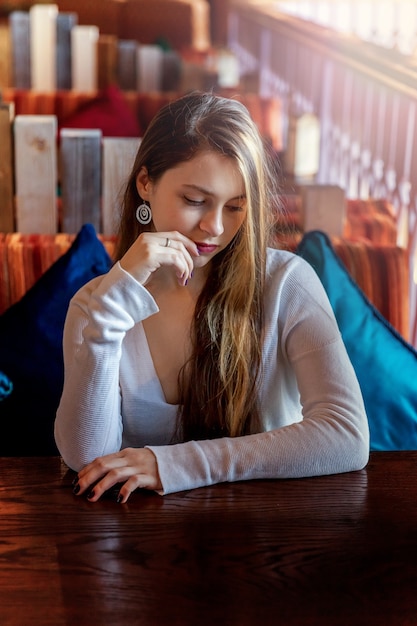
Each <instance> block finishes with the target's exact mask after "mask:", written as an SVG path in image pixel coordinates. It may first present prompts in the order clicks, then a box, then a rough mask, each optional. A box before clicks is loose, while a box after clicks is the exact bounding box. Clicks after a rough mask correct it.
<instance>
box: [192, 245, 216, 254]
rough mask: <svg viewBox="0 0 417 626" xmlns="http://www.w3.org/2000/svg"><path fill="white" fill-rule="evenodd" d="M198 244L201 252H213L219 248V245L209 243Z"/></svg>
mask: <svg viewBox="0 0 417 626" xmlns="http://www.w3.org/2000/svg"><path fill="white" fill-rule="evenodd" d="M196 245H197V248H198V251H199V253H200V254H212V253H213V252H215V251H216V250H217V248H218V246H213V245H210V244H208V243H196Z"/></svg>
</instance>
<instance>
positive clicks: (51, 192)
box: [14, 115, 58, 234]
mask: <svg viewBox="0 0 417 626" xmlns="http://www.w3.org/2000/svg"><path fill="white" fill-rule="evenodd" d="M56 132H57V118H56V116H55V115H16V117H15V121H14V168H15V185H16V230H17V231H19V232H21V233H45V234H48V233H50V234H53V233H56V232H57V226H58V224H57V197H56V195H57V146H56Z"/></svg>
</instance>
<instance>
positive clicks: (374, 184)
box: [228, 0, 417, 345]
mask: <svg viewBox="0 0 417 626" xmlns="http://www.w3.org/2000/svg"><path fill="white" fill-rule="evenodd" d="M228 37H229V40H228V45H229V47H230V48H231V49H232V50H233V51H234V53H235V54H236V55H237V56H238V58H239V61H240V67H241V73H242V80H243V81H244V80H250V82H251V84H253V82H254V79H256V81H257V85H258V90H259V93H260V94H262V95H267V96H271V95H276V96H279V97H280V99H281V102H282V116H283V126H284V145H285V129H286V128H288V120H289V119H290V117H291V116H298V115H301V114H303V113H306V112H308V113H314V114H315V115H316V116H317V117H318V118H319V120H320V128H321V140H320V163H319V171H318V174H317V182H319V183H323V184H337V185H340V186H341V187H342V188H343V189H344V190H345V192H346V196H347V197H348V198H362V199H367V198H371V197H372V198H384V199H387V200H389V201H390V202H391V203H392V205H393V206H394V208H395V212H396V219H397V226H398V244H399V245H401V246H403V247H405V248H406V249H407V251H408V258H409V263H410V294H409V297H410V340H411V342H412V343H413V344H414V345H416V344H417V285H416V283H417V142H416V141H415V137H416V136H417V69H416V68H415V67H413V65H412V62H411V61H408V60H407V58H406V57H405V56H403V55H401V54H399V53H395V52H394V51H388V50H384V49H382V48H379V47H377V46H375V45H372V44H370V43H365V42H363V41H361V40H360V39H358V38H354V37H352V36H348V35H345V36H344V35H342V34H336V33H335V32H332V31H331V30H329V29H325V28H323V27H320V26H319V25H317V24H311V23H308V22H306V21H303V20H299V19H296V18H294V17H293V16H289V15H284V14H280V13H279V12H278V11H277V9H276V8H272V7H271V5H266V4H265V5H264V4H263V3H260V2H256V3H255V2H254V3H251V2H246V3H241V2H238V1H237V0H235V1H234V2H233V1H232V3H231V11H230V16H229V29H228Z"/></svg>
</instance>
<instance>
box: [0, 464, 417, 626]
mask: <svg viewBox="0 0 417 626" xmlns="http://www.w3.org/2000/svg"><path fill="white" fill-rule="evenodd" d="M72 476H73V474H72V472H69V471H67V469H66V467H65V465H64V464H63V463H62V462H61V461H60V460H59V459H56V458H49V459H42V458H36V459H31V458H27V459H16V458H8V459H5V458H3V459H0V477H1V478H0V531H1V535H0V623H1V624H2V625H8V624H13V625H15V624H27V623H30V624H42V625H44V624H45V625H48V624H51V625H52V624H53V625H54V626H56V625H59V624H77V625H78V626H80V625H83V624H95V625H100V624H123V625H130V624H152V625H154V624H155V625H158V626H159V625H160V624H162V625H163V624H168V623H169V624H181V625H184V624H185V625H188V624H190V625H191V624H192V625H194V624H210V625H211V624H222V625H223V624H226V625H227V624H233V625H238V626H241V625H243V626H245V625H249V624H250V625H252V624H271V625H272V624H274V625H275V624H281V623H282V624H297V625H298V624H302V625H304V624H307V625H308V624H320V625H322V624H331V625H332V626H334V625H339V624H342V625H344V624H349V625H351V624H355V625H358V624H359V625H361V624H366V625H373V624H378V625H380V624H383V625H384V626H390V625H392V626H394V625H395V626H401V625H408V624H415V623H416V618H417V594H416V588H417V566H416V555H417V497H416V496H417V480H416V478H417V452H410V453H408V452H398V453H373V454H372V457H371V462H370V464H369V466H368V468H367V469H366V470H363V471H361V472H354V473H351V474H343V475H339V476H328V477H320V478H311V479H302V480H286V481H285V480H283V481H253V482H247V483H235V484H221V485H217V486H214V487H208V488H204V489H197V490H194V491H190V492H181V493H178V494H173V495H168V496H165V497H161V496H158V495H156V494H153V493H148V492H139V493H135V494H133V496H132V498H131V500H130V501H129V502H128V503H127V504H126V505H119V504H116V502H114V501H113V500H111V499H106V500H103V501H102V502H98V503H96V504H92V503H89V502H87V501H86V500H85V499H84V498H82V497H81V498H77V497H75V496H73V494H72V490H71V480H72ZM29 615H30V620H28V616H29Z"/></svg>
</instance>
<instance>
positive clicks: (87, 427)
mask: <svg viewBox="0 0 417 626" xmlns="http://www.w3.org/2000/svg"><path fill="white" fill-rule="evenodd" d="M157 310H158V308H157V305H156V303H155V301H154V299H153V298H152V296H151V295H150V294H149V292H148V291H147V290H146V289H145V288H144V287H143V286H142V285H140V284H139V283H138V282H137V281H136V280H135V279H134V278H133V277H132V276H131V275H130V274H128V272H125V271H124V270H123V268H122V267H121V266H120V264H119V263H117V264H116V265H114V266H113V267H112V269H111V270H110V271H109V272H108V274H105V275H103V276H100V277H98V278H95V279H93V280H92V281H90V282H89V283H88V284H87V285H85V286H84V287H82V288H81V289H80V291H79V292H78V293H77V294H76V295H75V296H74V298H73V299H72V300H71V302H70V306H69V309H68V314H67V318H66V322H65V327H64V340H63V348H64V370H65V378H64V388H63V393H62V396H61V400H60V404H59V407H58V410H57V414H56V419H55V440H56V443H57V446H58V450H59V452H60V454H61V455H62V457H63V459H64V461H65V462H66V463H67V465H68V466H69V467H71V468H72V469H74V470H76V471H78V470H79V469H81V468H82V467H83V466H84V465H85V464H86V463H89V462H91V461H92V460H93V459H95V458H97V457H99V456H103V455H105V454H109V453H111V452H116V451H118V450H120V447H121V442H122V434H123V425H122V417H121V398H120V389H119V364H120V357H121V351H122V342H123V339H124V337H125V335H126V332H127V331H128V330H129V329H130V328H132V327H133V326H134V324H136V323H137V322H139V321H141V320H143V319H145V318H146V317H148V316H150V315H152V314H153V313H155V312H157ZM86 415H88V419H86Z"/></svg>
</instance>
